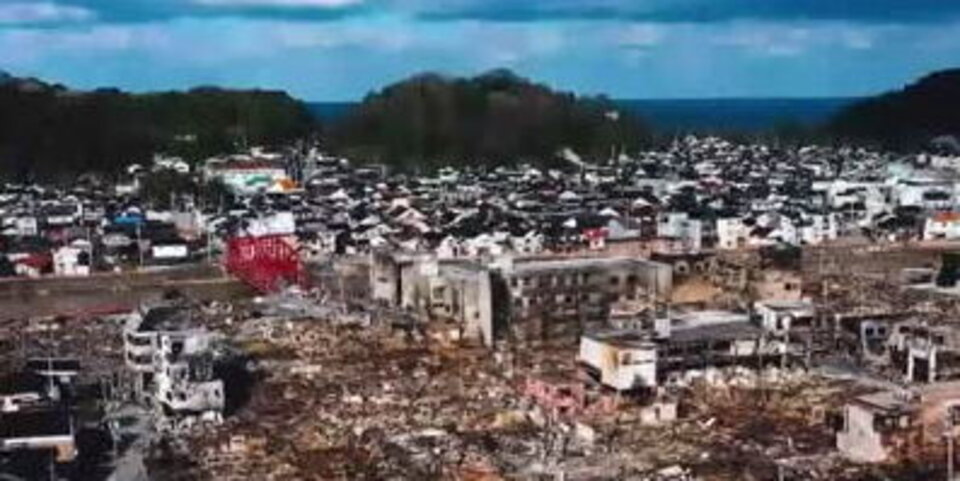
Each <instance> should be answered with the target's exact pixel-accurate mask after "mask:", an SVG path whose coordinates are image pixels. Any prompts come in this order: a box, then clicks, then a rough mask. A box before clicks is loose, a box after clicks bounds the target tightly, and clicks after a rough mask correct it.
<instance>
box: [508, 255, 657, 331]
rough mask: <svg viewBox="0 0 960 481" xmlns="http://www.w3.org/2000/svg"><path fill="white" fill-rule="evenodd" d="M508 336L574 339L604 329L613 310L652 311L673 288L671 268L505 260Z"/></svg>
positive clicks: (620, 261) (623, 262)
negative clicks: (632, 306)
mask: <svg viewBox="0 0 960 481" xmlns="http://www.w3.org/2000/svg"><path fill="white" fill-rule="evenodd" d="M497 267H498V274H499V275H500V276H501V278H502V279H503V282H504V283H505V284H506V287H507V289H508V291H509V294H510V296H509V301H507V300H504V301H507V302H509V312H510V324H509V333H510V335H512V336H515V337H517V338H520V339H546V338H553V337H562V336H571V337H574V338H575V337H577V336H579V335H580V334H581V333H583V332H587V331H590V330H595V329H598V328H604V327H607V322H608V320H609V318H610V313H611V310H612V307H613V306H614V304H616V303H618V302H625V303H630V302H633V303H645V304H646V305H647V306H649V307H654V306H655V305H656V304H657V303H658V302H662V301H664V300H665V299H667V296H669V294H670V291H671V289H672V287H673V273H672V269H671V268H670V266H668V265H666V264H661V263H658V262H653V261H648V260H641V259H631V258H579V259H549V260H538V259H516V260H511V259H505V260H504V261H502V262H500V263H499V265H498V266H497Z"/></svg>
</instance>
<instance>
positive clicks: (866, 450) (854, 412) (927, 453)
mask: <svg viewBox="0 0 960 481" xmlns="http://www.w3.org/2000/svg"><path fill="white" fill-rule="evenodd" d="M958 422H960V382H949V383H937V384H929V385H926V386H921V387H918V388H915V389H913V390H910V391H881V392H877V393H873V394H868V395H865V396H860V397H858V398H856V399H854V400H853V401H852V402H850V403H848V404H847V405H846V406H845V407H844V412H843V427H842V428H841V429H840V431H839V432H838V433H837V449H838V450H839V451H840V454H841V455H843V456H844V457H845V458H847V459H849V460H851V461H855V462H861V463H880V462H888V461H890V462H897V461H899V462H903V461H910V460H912V461H920V460H927V461H929V460H931V459H937V460H939V459H943V458H942V456H943V454H945V448H946V443H945V437H948V436H949V437H956V435H957V426H958Z"/></svg>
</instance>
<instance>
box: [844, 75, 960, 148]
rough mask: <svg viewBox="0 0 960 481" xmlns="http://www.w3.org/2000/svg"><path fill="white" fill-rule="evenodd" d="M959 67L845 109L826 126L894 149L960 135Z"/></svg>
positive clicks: (853, 138)
mask: <svg viewBox="0 0 960 481" xmlns="http://www.w3.org/2000/svg"><path fill="white" fill-rule="evenodd" d="M958 106H960V69H953V70H944V71H941V72H936V73H933V74H930V75H928V76H926V77H923V78H922V79H920V80H919V81H918V82H916V83H914V84H912V85H908V86H907V87H905V88H904V89H902V90H899V91H895V92H889V93H886V94H883V95H880V96H877V97H872V98H869V99H866V100H862V101H860V102H857V103H855V104H853V105H852V106H850V107H848V108H846V109H844V110H843V111H841V112H840V113H839V114H837V116H836V117H834V118H833V120H832V121H831V122H830V123H829V125H827V126H825V130H826V131H827V132H828V133H829V134H830V135H832V136H833V137H835V138H838V139H840V140H844V141H852V142H857V143H869V144H872V145H876V146H879V147H884V148H888V149H894V150H914V149H916V148H919V147H923V146H926V145H929V143H930V141H931V140H934V139H936V138H938V137H939V138H943V137H946V136H953V137H960V108H958Z"/></svg>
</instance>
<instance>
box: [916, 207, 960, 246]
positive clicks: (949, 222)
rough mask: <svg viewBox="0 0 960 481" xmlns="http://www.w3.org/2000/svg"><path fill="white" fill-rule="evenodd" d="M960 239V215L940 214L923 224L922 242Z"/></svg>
mask: <svg viewBox="0 0 960 481" xmlns="http://www.w3.org/2000/svg"><path fill="white" fill-rule="evenodd" d="M938 239H945V240H955V239H960V213H958V212H940V213H937V214H934V215H933V216H931V217H928V218H927V220H926V222H924V224H923V240H938Z"/></svg>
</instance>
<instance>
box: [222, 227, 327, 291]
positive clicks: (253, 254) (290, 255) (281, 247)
mask: <svg viewBox="0 0 960 481" xmlns="http://www.w3.org/2000/svg"><path fill="white" fill-rule="evenodd" d="M225 265H226V268H227V272H229V273H230V274H231V275H233V276H235V277H237V278H238V279H240V280H241V281H243V282H244V283H246V284H248V285H250V286H251V287H253V288H254V289H256V290H258V291H260V292H262V293H268V292H274V291H277V290H279V289H280V288H282V287H284V286H286V285H297V286H301V287H307V284H308V282H307V273H306V269H304V266H303V262H301V260H300V255H299V254H298V253H297V251H296V249H294V247H293V246H292V245H291V244H290V242H289V241H288V240H287V238H285V237H284V236H264V237H233V238H231V239H230V240H229V241H228V242H227V254H226V258H225Z"/></svg>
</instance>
